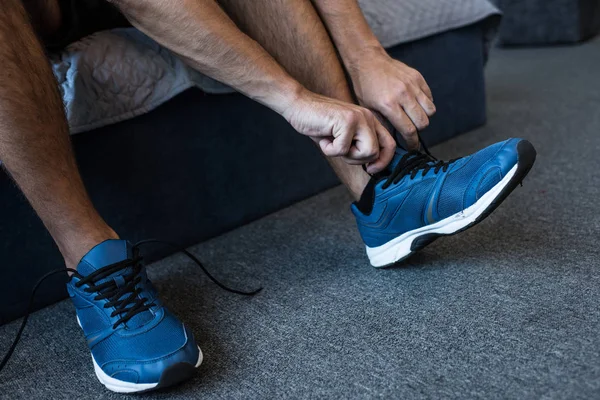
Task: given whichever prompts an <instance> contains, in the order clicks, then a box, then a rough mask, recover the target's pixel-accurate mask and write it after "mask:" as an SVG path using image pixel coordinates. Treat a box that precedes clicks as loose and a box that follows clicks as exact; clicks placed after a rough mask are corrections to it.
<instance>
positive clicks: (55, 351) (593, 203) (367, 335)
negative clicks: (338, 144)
mask: <svg viewBox="0 0 600 400" xmlns="http://www.w3.org/2000/svg"><path fill="white" fill-rule="evenodd" d="M598 65H600V42H599V41H595V42H590V43H586V44H584V45H582V46H578V47H569V48H545V49H538V50H497V51H495V53H494V54H493V55H492V59H491V63H490V65H489V70H488V83H489V113H490V115H489V123H488V125H487V126H486V127H485V128H483V129H479V130H477V131H474V132H472V133H469V134H466V135H463V136H461V137H459V138H456V139H454V140H452V141H450V142H447V143H445V144H443V145H441V146H438V147H437V148H434V149H433V150H434V152H435V153H436V154H437V155H439V156H440V157H444V158H450V157H455V156H458V155H460V154H465V153H471V152H473V151H476V150H478V149H479V148H481V147H483V146H486V145H488V144H491V143H493V142H496V141H499V140H503V139H505V138H506V137H509V136H520V137H524V138H527V139H529V140H531V141H532V142H533V143H534V144H535V146H536V147H537V150H538V160H537V163H536V165H535V167H534V168H533V170H532V171H531V173H530V175H529V177H528V178H527V179H526V180H525V186H524V187H522V188H518V189H517V190H516V191H515V192H514V193H513V195H512V196H510V197H509V198H508V199H507V201H506V202H505V203H504V204H503V205H502V206H501V207H500V208H499V209H498V210H497V211H496V212H495V213H494V214H492V215H491V216H490V217H489V218H488V219H487V220H486V221H484V222H483V223H482V224H480V225H478V226H477V227H475V228H473V229H470V230H469V231H467V232H465V233H463V234H461V235H458V236H454V237H451V238H443V239H440V240H439V241H437V242H435V243H434V244H432V245H431V246H429V247H428V248H427V249H426V250H424V251H422V252H421V253H419V254H417V255H416V256H414V257H413V258H411V259H410V260H409V261H408V262H405V263H404V264H402V265H401V266H399V267H395V268H391V269H385V270H376V269H373V268H371V267H370V266H369V265H368V261H367V258H366V256H365V254H364V249H363V246H362V244H361V241H360V238H359V236H358V234H357V232H356V229H355V225H354V220H353V218H352V215H351V214H350V212H349V209H348V206H349V201H350V198H349V196H348V195H347V194H346V192H345V190H344V189H343V188H341V187H338V188H335V189H333V190H331V191H328V192H325V193H323V194H321V195H319V196H317V197H314V198H312V199H309V200H307V201H304V202H302V203H300V204H298V205H295V206H293V207H290V208H288V209H285V210H283V211H281V212H278V213H276V214H274V215H271V216H269V217H267V218H264V219H262V220H259V221H257V222H255V223H252V224H250V225H247V226H244V227H242V228H240V229H237V230H235V231H232V232H230V233H228V234H226V235H223V236H220V237H218V238H216V239H213V240H211V241H209V242H206V243H202V244H200V245H198V246H195V247H193V248H192V250H193V251H194V252H195V253H196V254H198V255H199V257H200V258H201V259H202V260H203V261H204V262H205V263H206V265H207V266H209V268H210V269H211V270H212V271H213V272H214V273H215V275H217V276H218V277H219V278H221V279H222V280H224V281H226V282H228V283H229V284H231V285H234V286H236V287H241V288H254V287H257V286H264V291H263V292H262V293H261V294H259V295H257V296H256V297H254V298H245V297H241V296H237V295H233V294H230V293H226V292H224V291H222V290H220V289H219V288H217V287H216V286H215V285H214V284H212V283H210V282H209V281H208V280H207V279H206V278H205V277H204V276H203V275H202V273H201V272H200V271H199V270H198V269H197V268H196V267H195V265H194V264H193V263H191V262H190V261H188V260H187V259H186V258H184V257H183V256H181V255H175V256H173V257H170V258H168V259H165V260H163V261H161V262H157V263H155V264H153V265H152V266H151V267H150V274H151V276H152V278H153V279H154V281H155V283H156V285H157V286H158V288H159V290H160V291H161V292H162V295H163V298H164V300H165V301H166V302H167V303H168V304H169V305H170V307H171V308H172V310H173V311H174V312H175V313H176V314H178V315H179V316H180V317H181V318H183V319H184V320H185V321H186V323H187V324H188V325H189V326H190V327H191V329H192V330H193V331H194V332H195V333H196V337H197V340H198V342H199V343H200V345H201V346H202V349H203V351H204V353H205V361H204V364H203V365H202V366H201V368H200V369H199V371H198V375H197V377H196V378H194V379H193V380H192V381H190V382H188V383H186V384H184V385H182V386H180V387H177V388H174V389H171V390H166V391H162V392H158V393H154V394H150V395H145V396H143V397H141V396H132V397H131V398H132V399H139V398H151V399H175V398H182V399H183V398H185V399H189V398H211V399H232V398H380V397H384V398H446V399H451V398H456V399H464V398H485V399H494V398H498V399H500V398H503V399H504V398H519V399H528V398H536V399H537V398H570V399H575V398H599V397H600V334H599V328H600V323H599V319H600V310H599V307H598V298H600V265H599V260H600V250H599V247H598V246H599V244H598V238H599V237H600V217H599V214H600V204H599V203H598V199H599V198H600V173H598V171H599V168H600V165H599V161H598V160H599V158H598V154H599V152H600V80H599V79H598ZM16 328H17V323H11V324H9V325H7V326H4V327H2V328H0V343H1V345H0V350H1V351H2V353H3V352H4V349H6V348H7V346H8V344H9V343H10V341H11V340H12V338H13V336H14V334H15V332H16ZM0 398H2V399H47V398H52V399H71V398H77V399H124V398H128V397H127V396H120V395H116V394H112V393H110V392H108V391H106V390H105V389H104V388H103V387H102V386H101V385H100V384H99V383H98V382H97V381H96V378H95V376H94V372H93V369H92V364H91V362H90V356H89V353H88V351H87V348H86V345H85V341H84V338H83V336H82V334H81V333H80V331H79V328H78V326H77V322H76V320H75V315H74V312H73V309H72V306H71V304H69V303H68V302H62V303H59V304H57V305H55V306H53V307H50V308H48V309H45V310H43V311H40V312H37V313H35V314H34V315H33V316H32V317H31V320H30V323H29V325H28V327H27V329H26V330H25V333H24V336H23V339H22V342H21V344H20V346H19V347H18V349H17V351H16V352H15V355H14V357H13V359H12V360H11V362H10V364H9V366H8V367H7V369H6V370H5V371H4V372H3V373H2V374H1V375H0Z"/></svg>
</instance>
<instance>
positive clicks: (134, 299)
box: [0, 239, 262, 372]
mask: <svg viewBox="0 0 600 400" xmlns="http://www.w3.org/2000/svg"><path fill="white" fill-rule="evenodd" d="M148 243H159V244H163V245H167V246H169V247H171V248H173V249H175V250H177V251H178V252H181V253H183V254H185V255H186V256H187V257H188V258H190V259H191V260H192V261H193V262H194V263H196V264H197V265H198V266H199V267H200V269H202V272H204V274H205V275H206V276H207V277H208V278H209V279H210V280H211V281H213V282H214V283H215V284H216V285H217V286H218V287H220V288H221V289H223V290H226V291H228V292H231V293H235V294H241V295H244V296H254V295H255V294H257V293H259V292H260V291H261V290H262V287H261V288H258V289H256V290H252V291H250V292H244V291H241V290H237V289H232V288H229V287H227V286H225V285H224V284H222V283H221V282H219V281H218V280H217V279H216V278H215V277H213V276H212V275H211V274H210V273H209V272H208V270H207V269H206V267H205V266H204V265H203V264H202V262H201V261H200V260H199V259H198V258H197V257H196V256H195V255H193V254H192V253H190V252H189V251H187V250H186V249H182V248H180V247H179V246H177V245H175V244H173V243H170V242H165V241H163V240H157V239H148V240H142V241H140V242H137V243H136V244H134V245H133V257H132V258H131V259H128V260H123V261H120V262H118V263H115V264H111V265H107V266H105V267H103V268H100V269H98V270H97V271H95V272H93V273H91V274H89V275H88V276H85V277H84V276H82V275H80V274H79V273H78V272H77V270H75V269H72V268H59V269H55V270H53V271H50V272H48V273H47V274H46V275H44V276H42V277H41V278H40V279H39V280H38V281H37V283H36V284H35V286H34V287H33V290H32V291H31V295H30V297H29V305H28V306H27V311H26V312H25V315H24V316H23V322H22V323H21V327H20V328H19V330H18V332H17V335H16V336H15V339H14V340H13V343H12V345H11V346H10V348H9V349H8V351H7V352H6V355H5V356H4V357H3V358H2V362H0V372H2V370H3V369H4V367H5V366H6V364H7V363H8V361H9V360H10V358H11V356H12V354H13V353H14V351H15V349H16V348H17V345H18V344H19V341H20V340H21V335H22V334H23V331H24V330H25V326H26V325H27V321H28V320H29V315H30V314H31V309H32V307H33V301H34V300H35V293H36V292H37V290H38V289H39V287H40V285H41V284H42V283H43V282H44V281H45V280H46V279H48V278H49V277H51V276H54V275H57V274H60V273H63V274H64V273H65V272H72V273H73V275H72V276H71V277H69V280H71V279H72V277H73V276H75V277H77V278H79V279H80V281H79V282H77V283H76V286H78V287H80V286H82V285H85V284H87V285H88V286H89V288H86V289H84V290H86V291H87V292H90V293H93V292H95V293H98V295H97V296H96V298H95V300H100V299H109V300H110V301H109V302H108V303H107V304H106V305H105V307H106V308H108V307H113V306H114V307H115V311H114V312H113V313H112V316H113V317H114V316H116V315H119V316H120V318H119V320H118V321H117V322H116V323H115V324H114V325H113V329H116V328H117V327H118V326H119V325H120V324H124V323H126V322H127V321H129V320H130V319H131V318H132V317H134V316H135V315H137V314H139V313H140V312H142V311H146V310H148V309H150V308H151V307H153V306H154V305H155V304H154V303H148V299H146V298H145V297H142V298H138V294H139V293H140V292H141V290H140V289H139V288H136V286H137V284H138V283H139V282H140V281H141V276H140V272H141V270H142V268H143V267H142V260H143V258H142V257H141V256H140V255H139V247H140V246H143V245H145V244H148ZM129 267H131V268H132V272H131V273H129V274H127V275H126V276H124V277H123V279H124V284H123V285H120V286H118V285H117V284H116V283H115V281H114V280H108V281H106V282H104V283H101V284H99V285H96V283H97V282H99V281H101V280H102V279H104V278H106V277H108V276H110V275H112V274H114V273H115V272H118V271H121V270H123V269H126V268H129ZM127 294H129V296H128V297H125V298H124V297H123V296H125V295H127Z"/></svg>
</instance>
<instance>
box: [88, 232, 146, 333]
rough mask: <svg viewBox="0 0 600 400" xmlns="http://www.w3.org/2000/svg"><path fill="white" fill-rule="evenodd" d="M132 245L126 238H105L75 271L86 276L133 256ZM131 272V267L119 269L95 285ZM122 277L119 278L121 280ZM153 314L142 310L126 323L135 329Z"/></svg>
mask: <svg viewBox="0 0 600 400" xmlns="http://www.w3.org/2000/svg"><path fill="white" fill-rule="evenodd" d="M132 247H133V246H132V245H131V243H129V242H128V241H126V240H116V239H111V240H106V241H104V242H102V243H100V244H98V245H96V246H95V247H94V248H92V249H91V250H90V251H89V252H88V253H87V254H86V255H85V256H84V257H83V258H82V259H81V261H80V262H79V265H78V266H77V272H79V273H80V274H81V275H83V276H87V275H89V274H91V273H92V272H94V271H97V270H99V269H101V268H104V267H106V266H107V265H111V264H115V263H118V262H120V261H124V260H127V259H131V258H133V251H132ZM131 272H132V268H131V267H127V268H123V269H121V270H120V271H117V272H115V273H114V274H111V275H109V276H107V277H106V278H103V279H101V280H99V281H98V282H96V285H100V284H102V283H105V282H107V281H109V280H111V279H115V281H118V280H119V277H121V276H123V275H127V274H130V273H131ZM122 280H123V278H120V281H121V282H122ZM128 296H129V293H126V294H125V295H123V296H122V297H121V299H123V298H126V297H128ZM153 317H154V316H153V315H152V313H151V312H150V311H143V312H141V313H139V314H136V315H134V316H133V318H131V319H130V320H129V321H127V322H126V325H127V326H128V327H129V328H131V329H135V328H138V327H140V326H142V325H144V324H145V323H146V322H148V321H151V320H152V319H153Z"/></svg>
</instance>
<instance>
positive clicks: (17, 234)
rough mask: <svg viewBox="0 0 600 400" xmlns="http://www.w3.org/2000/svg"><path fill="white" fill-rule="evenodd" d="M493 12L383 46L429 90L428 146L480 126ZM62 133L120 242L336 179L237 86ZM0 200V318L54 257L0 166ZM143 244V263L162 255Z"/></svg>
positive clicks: (256, 210)
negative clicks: (232, 90) (431, 113)
mask: <svg viewBox="0 0 600 400" xmlns="http://www.w3.org/2000/svg"><path fill="white" fill-rule="evenodd" d="M415 4H418V2H415ZM497 18H498V17H497V14H495V13H492V15H485V16H483V17H478V18H475V21H472V22H470V23H467V24H464V25H460V26H455V27H452V28H451V29H445V30H443V31H442V32H439V33H435V34H430V33H427V35H426V37H422V38H416V39H411V40H408V41H406V42H403V43H400V44H397V45H392V46H388V51H389V53H390V55H391V56H393V57H394V58H397V59H399V60H402V61H403V62H405V63H407V64H409V65H412V66H413V67H415V68H417V69H418V70H419V71H420V72H421V73H422V74H423V75H424V77H425V78H426V80H427V81H428V83H429V84H430V86H431V89H432V91H433V93H434V97H435V101H436V106H437V110H438V111H437V115H436V116H435V117H434V118H433V119H432V121H431V125H430V127H429V128H428V129H427V130H426V131H424V132H423V133H422V136H423V138H424V140H425V141H426V142H427V144H428V145H434V144H436V143H440V142H442V141H444V140H447V139H449V138H451V137H453V136H456V135H458V134H460V133H462V132H466V131H469V130H471V129H474V128H476V127H478V126H481V125H482V124H484V123H485V119H486V109H485V85H484V64H485V60H486V57H487V49H488V44H489V39H490V32H491V29H492V28H493V26H495V24H496V23H497ZM72 139H73V146H74V149H75V153H76V157H77V161H78V163H79V167H80V169H81V173H82V176H83V179H84V182H85V185H86V187H87V188H88V190H89V193H90V195H91V198H92V200H93V202H94V204H95V206H96V207H97V208H98V210H99V212H100V214H101V215H102V216H103V217H104V218H105V219H106V220H107V221H108V223H109V224H110V225H111V226H112V227H113V228H114V229H115V230H116V231H117V232H118V233H119V234H120V235H121V236H122V237H123V238H127V239H128V240H130V241H132V242H135V241H138V240H141V239H145V238H158V239H163V240H168V241H171V242H176V243H178V244H180V245H181V246H189V245H192V244H195V243H198V242H200V241H203V240H207V239H209V238H211V237H214V236H216V235H219V234H222V233H224V232H226V231H228V230H231V229H233V228H235V227H237V226H240V225H242V224H246V223H249V222H251V221H253V220H255V219H257V218H260V217H262V216H264V215H267V214H269V213H271V212H274V211H276V210H278V209H281V208H283V207H286V206H289V205H291V204H293V203H294V202H297V201H299V200H302V199H304V198H307V197H309V196H312V195H315V194H317V193H319V192H320V191H323V190H325V189H327V188H330V187H332V186H334V185H338V184H339V181H338V180H337V178H336V177H335V175H334V174H333V173H332V171H331V169H330V168H329V166H328V164H327V162H326V161H325V160H324V159H323V157H322V156H321V154H320V153H319V151H318V149H317V148H316V146H314V145H313V144H312V142H311V141H310V140H308V139H306V138H305V137H302V136H301V135H298V134H297V133H295V132H294V131H293V129H292V128H291V127H290V126H289V125H288V124H287V123H286V121H285V120H283V119H282V118H281V117H280V116H278V115H277V114H275V113H273V112H271V111H270V110H268V109H266V108H265V107H263V106H261V105H259V104H257V103H255V102H253V101H251V100H249V99H247V98H246V97H244V96H242V95H240V94H237V93H229V94H218V95H215V94H212V95H211V94H207V93H205V92H203V91H201V90H199V89H197V88H192V89H188V90H186V91H184V92H183V93H181V94H179V95H177V96H175V97H174V98H173V99H171V100H169V101H167V102H165V103H164V104H162V105H160V106H158V107H156V108H154V109H153V110H151V111H149V112H147V113H145V114H143V115H139V116H136V117H135V118H130V119H127V120H123V121H121V122H118V123H114V124H111V125H107V126H103V127H99V128H97V129H93V130H91V131H87V132H83V133H79V134H76V135H73V137H72ZM0 204H2V207H0V255H1V257H0V260H1V261H0V263H1V265H0V325H1V324H3V323H6V322H8V321H11V320H13V319H15V318H18V317H19V316H21V315H23V314H24V312H25V310H26V308H27V304H28V301H29V296H30V292H31V289H32V287H33V285H34V283H35V282H36V281H37V280H38V279H39V278H40V277H41V276H42V275H43V274H45V273H47V272H48V271H50V270H52V269H55V268H60V267H61V266H63V265H64V264H63V263H62V259H61V256H60V254H59V252H58V250H57V248H56V246H55V245H54V243H53V241H52V239H51V237H50V236H49V235H48V233H47V232H46V230H45V229H44V227H43V225H42V223H41V222H40V220H39V219H38V218H37V216H36V215H35V214H34V212H33V211H32V209H31V208H30V206H29V205H28V203H27V201H26V199H25V198H24V197H23V195H22V194H21V193H20V192H19V190H18V189H17V188H16V186H15V185H14V183H13V182H12V181H11V179H10V178H9V176H8V175H7V174H5V173H4V172H2V171H0ZM145 250H146V251H145V259H146V261H147V262H151V261H153V260H157V259H159V258H161V257H164V256H166V255H168V254H169V253H170V252H171V251H172V250H171V249H167V248H162V247H160V246H156V247H154V248H152V247H150V248H147V249H145ZM199 257H200V258H202V255H199ZM209 268H210V266H209ZM65 280H66V275H65V276H54V277H52V278H50V279H48V280H47V281H46V282H45V283H44V285H43V286H42V287H41V288H40V290H39V291H38V293H37V295H36V297H35V301H34V303H33V304H34V309H38V308H40V307H44V306H46V305H49V304H52V303H53V302H56V301H59V300H61V299H63V298H65V297H66V290H65V286H64V283H65Z"/></svg>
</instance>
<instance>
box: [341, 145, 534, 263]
mask: <svg viewBox="0 0 600 400" xmlns="http://www.w3.org/2000/svg"><path fill="white" fill-rule="evenodd" d="M535 157H536V152H535V149H534V148H533V146H532V145H531V143H529V142H528V141H526V140H523V139H509V140H506V141H504V142H500V143H496V144H494V145H491V146H489V147H486V148H485V149H483V150H480V151H478V152H477V153H475V154H472V155H470V156H467V157H463V158H460V159H456V160H452V161H448V162H444V161H438V160H436V159H435V158H433V157H432V156H431V154H429V152H428V151H427V150H426V153H425V154H424V153H421V152H417V151H411V152H406V151H404V150H398V151H397V152H396V156H395V157H394V159H393V161H392V163H391V165H390V166H389V167H388V169H387V170H386V171H385V172H383V173H380V174H378V175H375V176H373V177H372V178H371V181H370V182H369V184H368V185H367V187H366V188H365V190H364V192H363V194H362V196H361V198H360V200H359V201H358V202H356V203H353V204H352V212H353V213H354V215H355V216H356V221H357V224H358V229H359V231H360V234H361V236H362V238H363V241H364V242H365V244H366V246H367V255H368V256H369V260H370V261H371V264H372V265H373V266H374V267H385V266H388V265H392V264H394V263H396V262H398V261H401V260H403V259H405V258H407V257H408V256H410V255H411V254H412V253H414V252H415V251H418V250H420V249H422V248H423V247H425V246H426V245H428V244H429V243H431V242H433V241H434V240H435V239H437V238H438V237H440V236H443V235H452V234H454V233H457V232H460V231H463V230H465V229H467V228H469V227H471V226H473V225H475V224H477V223H478V222H480V221H481V220H483V219H484V218H485V217H487V216H488V215H489V214H490V213H491V212H492V211H493V210H494V209H495V208H496V207H498V205H499V204H500V203H501V202H502V201H503V200H504V199H505V198H506V197H507V196H508V195H509V194H510V193H511V192H512V191H513V189H514V188H515V187H516V186H517V185H518V184H519V183H521V181H522V180H523V178H525V176H526V175H527V173H528V172H529V170H530V169H531V167H532V166H533V163H534V161H535Z"/></svg>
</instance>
